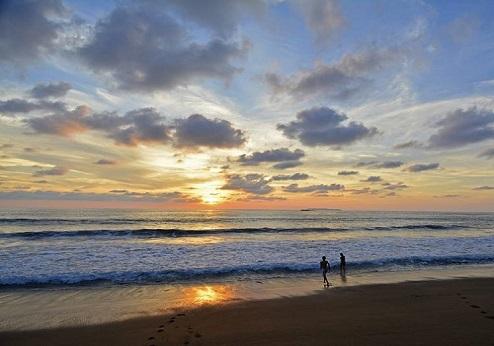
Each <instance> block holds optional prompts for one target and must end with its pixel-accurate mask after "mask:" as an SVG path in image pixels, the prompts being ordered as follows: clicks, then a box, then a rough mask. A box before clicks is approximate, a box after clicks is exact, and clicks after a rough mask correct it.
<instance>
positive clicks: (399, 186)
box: [382, 182, 409, 190]
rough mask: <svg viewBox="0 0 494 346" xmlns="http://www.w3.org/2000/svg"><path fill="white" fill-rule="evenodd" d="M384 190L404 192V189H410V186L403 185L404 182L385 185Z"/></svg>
mask: <svg viewBox="0 0 494 346" xmlns="http://www.w3.org/2000/svg"><path fill="white" fill-rule="evenodd" d="M382 185H383V186H384V189H386V190H403V189H408V188H409V186H408V185H406V184H403V183H402V182H398V183H383V184H382Z"/></svg>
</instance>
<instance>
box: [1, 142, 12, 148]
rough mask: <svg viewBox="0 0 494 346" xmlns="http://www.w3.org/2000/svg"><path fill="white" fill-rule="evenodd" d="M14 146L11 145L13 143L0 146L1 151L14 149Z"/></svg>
mask: <svg viewBox="0 0 494 346" xmlns="http://www.w3.org/2000/svg"><path fill="white" fill-rule="evenodd" d="M13 147H14V145H13V144H11V143H4V144H2V145H0V149H8V148H13Z"/></svg>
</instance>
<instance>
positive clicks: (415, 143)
mask: <svg viewBox="0 0 494 346" xmlns="http://www.w3.org/2000/svg"><path fill="white" fill-rule="evenodd" d="M423 146H424V145H423V144H422V143H420V142H419V141H415V140H412V141H408V142H404V143H399V144H396V145H395V146H394V147H393V148H394V149H408V148H422V147H423Z"/></svg>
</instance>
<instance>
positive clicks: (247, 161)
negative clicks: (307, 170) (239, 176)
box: [237, 148, 305, 166]
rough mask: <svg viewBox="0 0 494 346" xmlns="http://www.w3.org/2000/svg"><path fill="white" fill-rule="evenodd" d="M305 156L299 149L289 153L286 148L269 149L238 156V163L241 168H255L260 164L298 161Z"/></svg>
mask: <svg viewBox="0 0 494 346" xmlns="http://www.w3.org/2000/svg"><path fill="white" fill-rule="evenodd" d="M304 156H305V152H304V151H303V150H300V149H295V150H294V151H291V150H290V149H288V148H279V149H270V150H266V151H263V152H259V151H256V152H254V153H252V154H250V155H246V154H243V155H240V157H239V158H238V160H237V161H238V162H240V163H241V164H242V166H257V165H259V164H260V163H262V162H281V161H298V160H299V159H301V158H302V157H304Z"/></svg>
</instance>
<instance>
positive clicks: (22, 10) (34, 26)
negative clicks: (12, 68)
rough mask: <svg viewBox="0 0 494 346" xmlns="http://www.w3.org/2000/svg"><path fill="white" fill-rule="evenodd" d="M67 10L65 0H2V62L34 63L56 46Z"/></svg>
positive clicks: (0, 38) (0, 4) (0, 59)
mask: <svg viewBox="0 0 494 346" xmlns="http://www.w3.org/2000/svg"><path fill="white" fill-rule="evenodd" d="M66 14H67V10H66V9H65V7H64V6H63V2H62V1H61V0H43V1H32V0H2V2H1V3H0V62H8V63H12V64H15V65H18V64H25V63H30V62H33V61H35V60H36V59H38V58H40V57H41V56H43V55H44V54H45V53H46V52H48V51H50V50H51V49H53V47H54V46H55V41H56V39H57V37H58V31H59V29H60V27H61V24H60V19H62V18H63V17H64V16H65V15H66Z"/></svg>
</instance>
